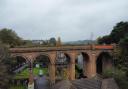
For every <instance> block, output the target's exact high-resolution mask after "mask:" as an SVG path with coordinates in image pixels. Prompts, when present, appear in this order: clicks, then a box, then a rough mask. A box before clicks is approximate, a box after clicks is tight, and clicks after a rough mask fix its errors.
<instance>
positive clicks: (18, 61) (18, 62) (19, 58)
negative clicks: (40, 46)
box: [11, 54, 31, 70]
mask: <svg viewBox="0 0 128 89" xmlns="http://www.w3.org/2000/svg"><path fill="white" fill-rule="evenodd" d="M11 59H12V61H13V62H12V63H14V64H13V65H12V68H13V69H12V70H16V69H17V68H20V67H21V66H24V65H26V64H27V66H30V65H31V62H30V61H29V59H28V58H27V57H26V56H24V55H21V54H15V55H11Z"/></svg>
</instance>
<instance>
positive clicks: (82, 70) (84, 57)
mask: <svg viewBox="0 0 128 89" xmlns="http://www.w3.org/2000/svg"><path fill="white" fill-rule="evenodd" d="M89 62H90V58H89V55H88V54H87V53H86V52H80V53H79V54H77V57H76V59H75V77H76V78H77V79H79V78H87V77H88V73H89V65H90V64H89Z"/></svg>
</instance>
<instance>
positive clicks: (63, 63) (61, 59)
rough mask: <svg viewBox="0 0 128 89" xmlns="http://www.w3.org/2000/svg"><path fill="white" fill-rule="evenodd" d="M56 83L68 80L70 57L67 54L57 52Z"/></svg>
mask: <svg viewBox="0 0 128 89" xmlns="http://www.w3.org/2000/svg"><path fill="white" fill-rule="evenodd" d="M55 63H56V82H57V81H61V80H64V79H68V72H69V71H68V69H69V64H70V56H69V55H68V54H67V53H63V52H59V53H57V58H56V62H55Z"/></svg>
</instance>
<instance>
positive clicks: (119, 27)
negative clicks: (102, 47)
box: [98, 22, 128, 44]
mask: <svg viewBox="0 0 128 89" xmlns="http://www.w3.org/2000/svg"><path fill="white" fill-rule="evenodd" d="M127 34H128V22H119V23H117V24H116V26H114V28H113V30H112V32H111V33H110V34H109V35H107V36H103V37H102V38H100V39H99V40H98V43H99V44H102V43H106V44H111V43H116V44H118V43H119V42H120V40H121V39H122V38H124V37H125V36H126V35H127Z"/></svg>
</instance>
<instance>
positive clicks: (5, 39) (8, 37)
mask: <svg viewBox="0 0 128 89" xmlns="http://www.w3.org/2000/svg"><path fill="white" fill-rule="evenodd" d="M0 41H1V42H2V43H4V44H7V45H9V46H18V45H21V44H22V39H21V38H20V37H19V36H18V35H17V34H16V33H15V32H14V31H13V30H11V29H7V28H3V29H1V30H0Z"/></svg>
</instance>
